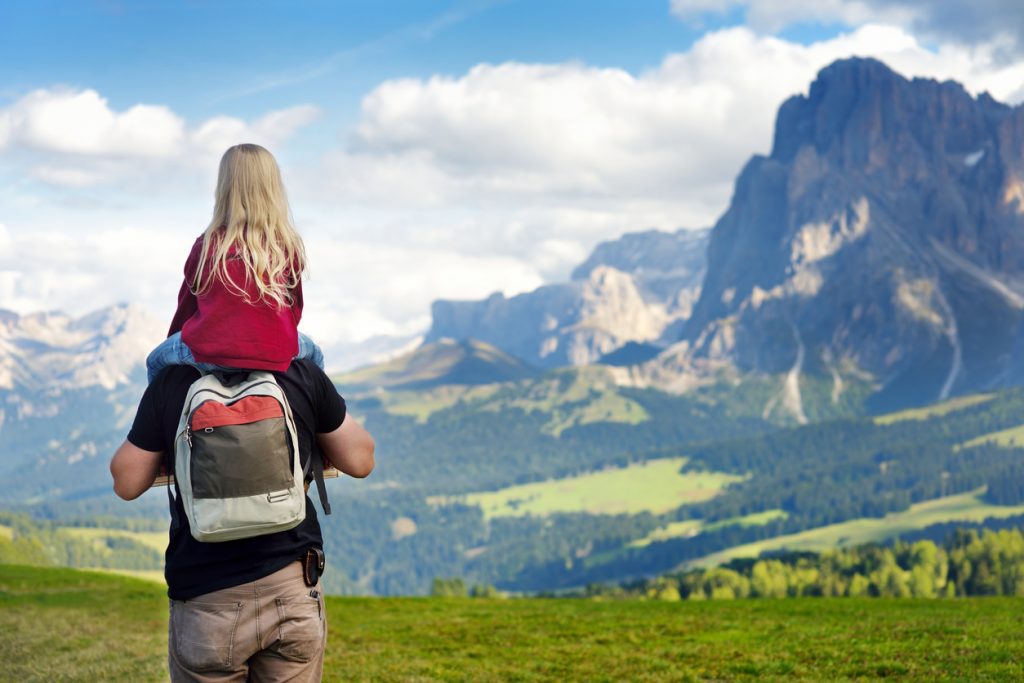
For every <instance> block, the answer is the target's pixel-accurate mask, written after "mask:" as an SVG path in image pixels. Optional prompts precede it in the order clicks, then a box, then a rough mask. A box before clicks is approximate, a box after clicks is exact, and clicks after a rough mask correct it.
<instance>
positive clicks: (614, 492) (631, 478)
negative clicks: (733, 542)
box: [431, 458, 742, 518]
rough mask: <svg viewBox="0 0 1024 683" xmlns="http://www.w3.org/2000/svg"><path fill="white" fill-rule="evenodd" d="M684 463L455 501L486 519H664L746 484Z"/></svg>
mask: <svg viewBox="0 0 1024 683" xmlns="http://www.w3.org/2000/svg"><path fill="white" fill-rule="evenodd" d="M685 463H686V458H661V459H658V460H649V461H647V462H644V463H639V464H636V465H630V466H629V467H621V468H612V469H606V470H600V471H598V472H590V473H588V474H583V475H580V476H577V477H567V478H565V479H554V480H549V481H542V482H536V483H532V484H522V485H519V486H511V487H508V488H504V489H501V490H499V491H490V492H484V493H470V494H467V495H465V496H459V497H458V498H457V499H456V500H458V501H459V502H464V503H466V504H468V505H477V506H479V507H480V508H481V509H482V510H483V512H484V516H485V517H487V518H492V517H512V516H522V515H535V516H543V515H548V514H552V513H556V512H586V513H590V514H595V515H596V514H620V513H629V514H636V513H638V512H644V511H647V512H653V513H659V512H667V511H669V510H673V509H675V508H677V507H679V506H680V505H685V504H688V503H698V502H701V501H704V500H708V499H709V498H713V497H714V496H716V495H717V494H718V492H719V491H721V490H722V489H723V488H724V487H725V486H727V485H728V484H731V483H732V482H734V481H740V480H742V477H738V476H735V475H731V474H724V473H721V472H681V471H680V469H681V468H682V466H683V465H684V464H685ZM448 500H452V499H446V498H433V499H431V501H432V502H435V503H441V502H445V501H448Z"/></svg>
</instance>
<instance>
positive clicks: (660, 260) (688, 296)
mask: <svg viewBox="0 0 1024 683" xmlns="http://www.w3.org/2000/svg"><path fill="white" fill-rule="evenodd" d="M707 239H708V231H707V230H678V231H676V232H674V233H667V232H662V231H658V230H649V231H646V232H638V233H629V234H626V235H624V236H622V237H621V238H619V239H616V240H612V241H608V242H603V243H601V244H599V245H598V246H597V247H596V248H595V249H594V251H593V253H592V254H591V255H590V257H589V258H588V259H587V260H586V261H585V262H584V263H583V264H581V265H580V266H578V267H577V268H576V269H575V270H574V271H573V274H572V280H571V281H570V282H566V283H558V284H551V285H545V286H543V287H540V288H539V289H537V290H534V291H533V292H528V293H525V294H519V295H517V296H514V297H511V298H506V297H505V296H503V295H502V294H500V293H496V294H492V295H491V296H490V297H488V298H487V299H484V300H483V301H447V300H441V301H435V302H434V304H433V306H432V307H431V313H432V317H433V323H432V326H431V328H430V331H429V332H428V333H427V335H426V338H425V341H426V342H428V343H429V342H432V341H437V340H439V339H444V338H452V339H469V338H472V339H479V340H481V341H484V342H486V343H489V344H493V345H495V346H497V347H499V348H501V349H502V350H503V351H505V352H507V353H509V354H511V355H513V356H516V357H518V358H521V359H523V360H524V361H525V362H527V363H529V364H531V365H535V366H538V367H541V368H553V367H559V366H564V365H586V364H588V363H593V362H595V361H597V360H598V359H599V358H601V357H602V356H604V355H606V354H608V353H611V352H613V351H615V350H616V349H619V348H620V347H622V346H623V345H625V344H627V343H630V342H650V343H657V342H658V341H659V340H660V339H661V338H662V337H663V336H664V335H665V333H666V330H669V329H670V328H671V326H672V325H673V324H675V323H679V322H681V321H682V320H685V319H686V318H687V317H688V316H689V314H690V308H691V307H692V305H693V302H694V301H695V300H696V298H697V294H698V292H699V290H700V281H701V279H702V278H703V275H704V253H705V250H706V245H707ZM670 336H673V335H670Z"/></svg>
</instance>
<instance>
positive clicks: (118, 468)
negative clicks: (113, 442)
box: [110, 441, 164, 500]
mask: <svg viewBox="0 0 1024 683" xmlns="http://www.w3.org/2000/svg"><path fill="white" fill-rule="evenodd" d="M163 455H164V454H163V451H146V450H143V449H141V448H139V447H138V446H136V445H135V444H133V443H132V442H131V441H125V442H124V443H123V444H121V447H120V448H118V449H117V452H116V453H114V457H113V458H111V459H110V474H111V476H113V477H114V493H116V494H117V495H118V496H120V497H121V498H124V499H125V500H135V499H136V498H138V497H139V496H141V495H142V494H143V493H145V492H146V490H147V489H148V488H149V487H150V486H152V485H153V481H154V480H155V479H156V475H157V474H158V473H159V472H160V463H161V462H162V460H163Z"/></svg>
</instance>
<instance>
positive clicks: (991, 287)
mask: <svg viewBox="0 0 1024 683" xmlns="http://www.w3.org/2000/svg"><path fill="white" fill-rule="evenodd" d="M1022 169H1024V109H1022V108H1021V107H1016V108H1014V107H1009V106H1007V105H1004V104H1000V103H998V102H996V101H994V100H993V99H992V98H991V97H987V96H983V97H978V98H974V97H972V96H971V95H970V94H968V93H967V92H966V90H964V88H963V87H962V86H960V85H959V84H956V83H952V82H946V83H939V82H936V81H934V80H929V79H914V80H908V79H906V78H904V77H903V76H901V75H899V74H897V73H895V72H893V71H892V70H891V69H889V68H888V67H886V66H885V65H884V64H882V63H881V62H878V61H876V60H871V59H849V60H842V61H840V62H836V63H835V64H833V65H831V66H829V67H827V68H826V69H824V70H822V71H821V72H820V74H819V75H818V78H817V79H816V80H815V82H814V83H813V84H812V85H811V88H810V90H809V92H808V94H807V95H801V96H797V97H793V98H791V99H789V100H788V101H787V102H786V103H785V104H784V105H783V106H782V107H781V109H780V111H779V115H778V119H777V125H776V130H775V139H774V144H773V149H772V153H771V155H770V156H769V157H760V156H755V157H754V158H752V159H751V160H750V162H748V164H747V165H746V167H745V168H744V170H743V172H742V173H741V175H740V177H739V178H738V180H737V182H736V187H735V192H734V195H733V198H732V201H731V204H730V206H729V208H728V210H727V211H726V213H725V214H724V215H723V216H722V218H721V219H720V220H719V221H718V223H717V224H716V225H715V227H714V229H713V231H712V236H711V242H710V245H709V248H708V275H707V277H706V279H705V282H704V286H703V290H702V293H701V297H700V299H699V301H698V302H697V304H696V305H695V307H694V313H693V315H692V316H691V318H690V320H689V321H688V322H687V325H686V327H685V329H684V330H683V333H682V335H681V339H682V340H684V341H686V342H687V343H686V344H685V345H684V347H685V352H684V355H688V357H689V358H690V359H691V360H692V359H696V358H701V357H704V358H712V357H713V358H717V359H719V360H723V361H727V362H728V363H730V364H732V365H734V366H736V367H737V368H738V369H740V370H746V371H750V370H753V371H760V372H768V373H780V372H783V373H788V374H789V376H798V375H799V374H800V373H807V372H812V373H820V374H824V375H825V376H826V377H827V376H829V374H832V375H834V376H836V377H839V374H837V373H841V371H842V369H843V368H845V369H846V370H848V371H855V372H858V373H863V374H864V375H866V376H870V377H873V378H875V380H876V381H877V382H878V384H879V386H880V387H881V388H882V393H883V394H887V395H890V396H893V397H896V398H894V399H893V400H894V401H895V402H896V403H897V404H898V403H901V402H916V401H921V400H931V399H935V398H940V397H943V396H945V395H948V394H950V393H951V392H957V391H966V390H969V389H972V388H980V387H985V386H988V385H990V384H992V383H1003V382H1006V381H1009V378H1011V377H1015V376H1018V375H1019V374H1020V373H1021V370H1020V368H1018V367H1017V366H1018V363H1017V362H1016V361H1014V360H1013V359H1014V357H1015V356H1016V354H1015V353H1014V352H1013V349H1014V348H1015V344H1016V343H1017V342H1016V341H1014V340H1015V339H1016V338H1017V337H1018V336H1019V335H1018V332H1017V329H1016V326H1017V325H1019V324H1020V322H1021V315H1020V311H1021V306H1020V302H1021V301H1022V297H1021V293H1024V288H1022V287H1021V282H1024V214H1022V207H1024V186H1022V185H1021V181H1020V178H1021V177H1022V175H1024V174H1022ZM997 330H998V332H997ZM673 362H674V363H676V364H679V363H681V362H682V361H680V359H678V358H676V359H675V360H674V361H673ZM682 364H683V365H686V363H685V362H682ZM794 373H796V374H795V375H794ZM792 385H793V386H798V382H796V380H794V382H793V383H792ZM789 403H790V404H793V401H792V400H790V401H789Z"/></svg>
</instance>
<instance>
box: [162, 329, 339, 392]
mask: <svg viewBox="0 0 1024 683" xmlns="http://www.w3.org/2000/svg"><path fill="white" fill-rule="evenodd" d="M295 358H296V359H298V358H306V359H308V360H311V361H313V362H314V363H316V365H317V367H318V368H320V369H321V370H323V369H324V354H323V351H321V350H320V347H319V346H317V345H316V342H314V341H313V340H312V339H310V338H309V337H307V336H306V335H304V334H302V333H301V332H299V353H298V354H297V355H296V356H295ZM168 365H191V366H193V367H196V368H199V369H200V370H202V371H204V372H210V371H211V370H225V369H226V370H231V369H237V368H230V367H228V366H226V365H215V364H213V363H199V362H198V361H196V359H195V357H193V355H192V350H191V349H189V348H188V345H187V344H186V343H185V342H183V341H182V340H181V332H175V333H174V334H172V335H171V336H170V337H168V338H167V339H165V340H163V341H162V342H161V343H160V344H159V345H157V347H156V348H155V349H153V350H152V351H151V352H150V354H149V356H148V357H147V358H146V381H147V382H149V383H152V382H153V380H154V379H156V376H157V375H159V374H160V371H161V370H163V369H164V368H166V367H167V366H168Z"/></svg>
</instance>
